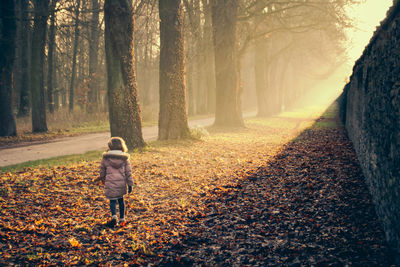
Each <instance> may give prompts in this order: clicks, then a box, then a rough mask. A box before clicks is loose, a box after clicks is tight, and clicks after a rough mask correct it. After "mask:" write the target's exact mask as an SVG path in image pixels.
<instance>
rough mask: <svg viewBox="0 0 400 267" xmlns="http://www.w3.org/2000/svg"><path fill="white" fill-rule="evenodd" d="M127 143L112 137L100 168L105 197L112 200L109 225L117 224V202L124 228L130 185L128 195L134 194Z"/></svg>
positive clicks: (121, 223) (120, 220)
mask: <svg viewBox="0 0 400 267" xmlns="http://www.w3.org/2000/svg"><path fill="white" fill-rule="evenodd" d="M127 151H128V149H127V147H126V144H125V141H124V140H123V139H122V138H120V137H112V138H111V139H110V140H109V141H108V150H107V152H104V153H103V159H102V160H101V167H100V180H101V181H102V182H103V184H104V188H105V195H106V197H107V198H108V199H109V200H110V209H111V216H112V217H111V221H109V222H108V225H109V226H111V227H113V226H114V225H116V224H117V212H116V207H117V201H118V205H119V216H120V217H119V222H120V225H122V226H124V225H125V224H126V222H125V203H124V195H125V194H126V186H127V185H128V193H131V192H132V186H133V179H132V168H131V164H130V163H129V154H128V153H126V152H127Z"/></svg>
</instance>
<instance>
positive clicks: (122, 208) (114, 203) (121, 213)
mask: <svg viewBox="0 0 400 267" xmlns="http://www.w3.org/2000/svg"><path fill="white" fill-rule="evenodd" d="M118 206H119V217H120V218H121V219H123V218H124V217H125V202H124V198H123V197H121V198H119V199H118ZM110 209H111V215H112V216H114V215H117V200H116V199H110Z"/></svg>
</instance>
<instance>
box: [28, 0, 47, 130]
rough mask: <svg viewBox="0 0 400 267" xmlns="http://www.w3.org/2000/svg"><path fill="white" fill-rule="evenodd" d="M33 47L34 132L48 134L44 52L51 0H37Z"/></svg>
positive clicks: (35, 2) (35, 3)
mask: <svg viewBox="0 0 400 267" xmlns="http://www.w3.org/2000/svg"><path fill="white" fill-rule="evenodd" d="M34 5H35V18H34V22H33V34H32V46H31V49H32V50H31V84H30V85H31V102H32V131H33V132H47V123H46V106H45V96H44V69H43V68H44V58H45V54H44V50H45V45H46V29H47V18H48V12H49V10H48V9H49V0H35V1H34Z"/></svg>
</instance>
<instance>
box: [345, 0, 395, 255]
mask: <svg viewBox="0 0 400 267" xmlns="http://www.w3.org/2000/svg"><path fill="white" fill-rule="evenodd" d="M339 102H340V106H341V118H342V120H343V123H344V125H345V127H346V129H347V132H348V136H349V138H350V139H351V140H352V142H353V144H354V148H355V150H356V152H357V155H358V159H359V161H360V164H361V167H362V169H363V172H364V175H365V177H366V180H367V184H368V186H369V188H370V192H371V195H372V197H373V199H374V202H375V205H376V211H377V213H378V216H379V217H380V219H381V221H382V225H383V228H384V230H385V233H386V238H387V240H388V242H389V244H390V245H391V246H392V248H394V249H395V251H397V253H399V254H398V255H400V2H399V1H395V3H394V5H393V7H392V8H391V9H390V10H389V12H388V16H387V18H386V19H385V20H384V21H383V22H382V23H381V26H380V27H379V28H378V29H377V31H376V32H375V34H374V36H373V38H372V39H371V42H370V44H369V45H368V46H367V47H366V49H365V50H364V53H363V55H362V56H361V58H360V59H359V60H358V61H357V62H356V64H355V66H354V68H353V74H352V76H351V78H350V82H349V83H348V84H347V85H346V86H345V88H344V91H343V94H342V96H341V97H340V99H339Z"/></svg>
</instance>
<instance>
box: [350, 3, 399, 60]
mask: <svg viewBox="0 0 400 267" xmlns="http://www.w3.org/2000/svg"><path fill="white" fill-rule="evenodd" d="M392 4H393V2H392V0H365V2H363V3H361V4H359V5H356V6H351V7H349V8H348V14H349V16H350V17H351V18H353V19H354V26H355V27H354V28H352V29H350V30H348V31H347V34H348V37H349V40H350V44H349V47H348V53H349V60H350V61H351V62H350V64H351V65H353V64H352V63H354V61H355V60H357V59H358V58H359V57H360V56H361V55H362V52H363V51H364V48H365V46H366V45H367V44H368V43H369V40H370V39H371V37H372V35H373V33H374V31H375V30H376V27H378V26H379V25H380V22H381V21H382V20H383V19H384V18H385V17H386V12H387V11H388V9H389V8H390V7H391V6H392Z"/></svg>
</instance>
